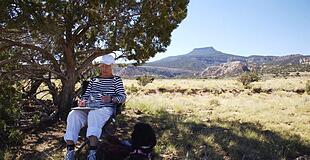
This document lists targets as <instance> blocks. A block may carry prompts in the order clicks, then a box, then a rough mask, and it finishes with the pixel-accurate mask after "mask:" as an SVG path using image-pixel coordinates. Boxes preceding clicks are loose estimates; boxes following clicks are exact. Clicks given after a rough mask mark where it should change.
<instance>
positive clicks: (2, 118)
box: [0, 79, 22, 159]
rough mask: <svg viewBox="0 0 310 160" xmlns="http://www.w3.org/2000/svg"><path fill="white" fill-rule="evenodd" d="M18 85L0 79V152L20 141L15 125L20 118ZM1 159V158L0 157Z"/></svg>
mask: <svg viewBox="0 0 310 160" xmlns="http://www.w3.org/2000/svg"><path fill="white" fill-rule="evenodd" d="M17 88H18V85H17V84H16V83H14V82H12V81H10V80H7V79H0V137H1V141H2V143H0V150H5V149H6V148H7V147H8V146H11V145H17V144H19V143H20V142H21V141H22V133H21V131H20V130H19V129H18V126H17V123H18V119H19V116H20V109H19V107H18V102H19V101H20V92H18V90H17ZM0 159H1V157H0Z"/></svg>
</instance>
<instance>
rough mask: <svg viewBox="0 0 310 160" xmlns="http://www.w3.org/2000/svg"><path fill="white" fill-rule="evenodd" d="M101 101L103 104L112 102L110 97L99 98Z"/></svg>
mask: <svg viewBox="0 0 310 160" xmlns="http://www.w3.org/2000/svg"><path fill="white" fill-rule="evenodd" d="M101 101H102V102H103V103H110V102H111V101H112V97H111V96H101Z"/></svg>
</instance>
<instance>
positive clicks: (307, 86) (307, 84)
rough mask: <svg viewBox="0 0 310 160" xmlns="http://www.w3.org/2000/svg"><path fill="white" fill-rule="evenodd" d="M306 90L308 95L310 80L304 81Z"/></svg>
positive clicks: (309, 93)
mask: <svg viewBox="0 0 310 160" xmlns="http://www.w3.org/2000/svg"><path fill="white" fill-rule="evenodd" d="M306 92H307V93H308V95H310V80H308V81H307V83H306Z"/></svg>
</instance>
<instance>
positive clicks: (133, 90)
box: [126, 84, 139, 94]
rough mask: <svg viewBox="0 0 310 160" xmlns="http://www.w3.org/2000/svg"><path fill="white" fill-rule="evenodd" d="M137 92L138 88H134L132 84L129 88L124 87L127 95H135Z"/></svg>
mask: <svg viewBox="0 0 310 160" xmlns="http://www.w3.org/2000/svg"><path fill="white" fill-rule="evenodd" d="M138 91H139V88H138V87H137V86H135V85H134V84H131V86H130V87H126V92H127V94H134V93H137V92H138Z"/></svg>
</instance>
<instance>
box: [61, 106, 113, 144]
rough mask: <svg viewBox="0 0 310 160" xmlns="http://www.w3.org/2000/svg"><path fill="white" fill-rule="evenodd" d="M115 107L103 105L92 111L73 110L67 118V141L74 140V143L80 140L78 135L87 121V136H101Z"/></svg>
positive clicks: (65, 137)
mask: <svg viewBox="0 0 310 160" xmlns="http://www.w3.org/2000/svg"><path fill="white" fill-rule="evenodd" d="M113 112H114V109H113V108H111V107H103V108H100V109H96V110H91V111H89V112H88V111H83V110H72V111H71V112H70V113H69V115H68V118H67V129H66V134H65V136H64V139H65V141H67V140H72V141H73V142H74V143H76V142H77V140H78V135H79V132H80V130H81V128H82V127H84V126H85V125H86V123H87V126H88V127H87V133H86V136H87V137H89V136H96V137H97V138H100V136H101V132H102V127H103V126H104V124H105V123H106V122H107V121H108V120H109V118H110V117H111V115H112V114H113Z"/></svg>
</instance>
